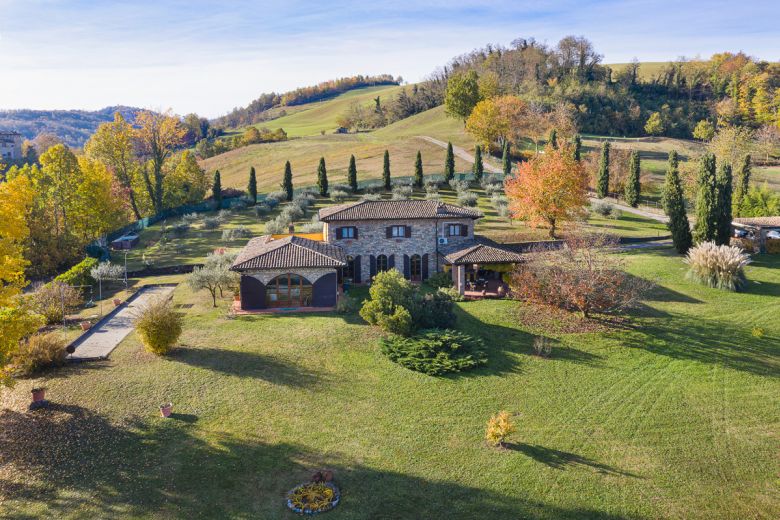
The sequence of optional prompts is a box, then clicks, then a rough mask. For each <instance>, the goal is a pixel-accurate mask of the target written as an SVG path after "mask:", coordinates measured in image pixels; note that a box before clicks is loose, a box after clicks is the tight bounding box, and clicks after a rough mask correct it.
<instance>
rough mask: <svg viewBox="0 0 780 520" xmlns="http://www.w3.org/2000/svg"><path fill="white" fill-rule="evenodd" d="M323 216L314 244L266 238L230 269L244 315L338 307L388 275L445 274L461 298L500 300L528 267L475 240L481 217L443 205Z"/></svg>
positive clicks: (373, 205) (354, 206)
mask: <svg viewBox="0 0 780 520" xmlns="http://www.w3.org/2000/svg"><path fill="white" fill-rule="evenodd" d="M319 217H320V220H321V221H322V222H323V231H322V236H321V237H319V236H318V237H316V239H312V238H311V237H310V235H307V236H298V235H295V234H290V235H265V236H261V237H256V238H253V239H251V240H250V241H249V242H248V243H247V245H246V246H245V247H244V249H243V250H242V251H241V252H240V253H239V255H238V257H237V258H236V261H235V263H234V264H233V266H232V268H231V269H232V270H234V271H236V272H238V273H240V274H241V289H240V293H241V299H240V307H241V309H242V310H256V309H266V308H300V307H333V306H334V305H335V304H336V302H337V300H338V295H339V294H340V293H341V292H342V291H343V290H345V289H348V288H349V287H350V286H351V285H354V284H370V283H371V280H372V279H373V277H374V276H375V275H376V274H377V273H379V272H382V271H386V270H388V269H397V270H398V271H399V272H401V273H402V274H403V275H404V277H405V278H406V279H408V280H410V281H412V282H415V283H419V282H424V281H425V280H427V279H428V278H429V277H430V276H431V275H433V274H434V273H438V272H448V273H450V275H451V276H452V280H453V282H454V285H455V287H456V288H457V289H458V291H460V293H461V294H470V295H475V296H480V295H482V296H485V295H488V294H489V295H495V296H498V295H501V294H503V293H504V290H505V284H504V281H503V280H502V274H503V273H505V272H507V271H508V270H509V269H511V266H512V265H513V264H515V263H518V262H521V261H522V260H523V256H522V254H521V253H520V252H519V251H518V250H516V249H514V248H513V247H511V246H508V245H502V244H498V243H495V242H493V241H491V240H489V239H487V238H485V237H480V236H478V235H475V234H474V224H475V222H476V221H477V220H478V219H479V218H481V217H482V214H481V213H480V212H479V211H476V210H474V209H471V208H464V207H460V206H455V205H452V204H445V203H442V202H439V201H434V200H377V201H359V202H353V203H349V204H342V205H337V206H331V207H328V208H323V209H321V210H320V212H319ZM307 237H308V238H307Z"/></svg>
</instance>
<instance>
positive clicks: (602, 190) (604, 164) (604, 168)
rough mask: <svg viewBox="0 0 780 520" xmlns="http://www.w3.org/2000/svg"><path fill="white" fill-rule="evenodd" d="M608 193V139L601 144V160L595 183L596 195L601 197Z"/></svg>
mask: <svg viewBox="0 0 780 520" xmlns="http://www.w3.org/2000/svg"><path fill="white" fill-rule="evenodd" d="M607 195H609V141H604V144H602V145H601V162H600V163H599V178H598V182H597V184H596V196H597V197H598V198H600V199H603V198H604V197H606V196H607Z"/></svg>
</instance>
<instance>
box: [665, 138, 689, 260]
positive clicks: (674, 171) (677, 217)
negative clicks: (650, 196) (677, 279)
mask: <svg viewBox="0 0 780 520" xmlns="http://www.w3.org/2000/svg"><path fill="white" fill-rule="evenodd" d="M678 164H679V159H678V157H677V152H676V151H674V150H672V151H671V152H669V167H668V169H667V170H666V179H665V181H664V193H663V206H664V212H665V213H666V216H668V217H669V222H668V223H667V224H666V225H667V227H668V228H669V231H671V233H672V242H673V243H674V248H675V249H676V250H677V252H678V253H680V254H681V255H682V254H685V253H687V252H688V249H690V248H691V245H692V244H693V237H692V236H691V226H690V223H689V222H688V215H687V214H686V213H685V198H684V196H683V190H682V184H681V183H680V172H679V170H678Z"/></svg>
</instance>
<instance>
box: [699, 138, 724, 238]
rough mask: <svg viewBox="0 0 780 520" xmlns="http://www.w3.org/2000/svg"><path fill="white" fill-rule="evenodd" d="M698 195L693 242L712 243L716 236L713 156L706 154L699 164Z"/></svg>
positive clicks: (716, 200)
mask: <svg viewBox="0 0 780 520" xmlns="http://www.w3.org/2000/svg"><path fill="white" fill-rule="evenodd" d="M697 183H698V186H699V193H698V195H697V197H696V224H695V226H694V228H693V238H694V240H695V242H696V243H697V244H698V243H701V242H709V241H714V240H715V238H716V237H717V235H718V187H717V183H716V179H715V156H714V155H712V154H711V153H707V154H706V155H704V157H702V159H701V162H700V163H699V178H698V181H697Z"/></svg>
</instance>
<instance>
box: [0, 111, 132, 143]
mask: <svg viewBox="0 0 780 520" xmlns="http://www.w3.org/2000/svg"><path fill="white" fill-rule="evenodd" d="M139 110H140V109H139V108H134V107H127V106H113V107H106V108H102V109H100V110H94V111H89V110H27V109H24V110H0V131H3V130H16V131H17V132H19V133H21V134H22V135H23V136H24V137H25V138H26V139H34V138H35V136H37V135H38V134H40V133H41V132H46V133H51V134H54V135H56V136H58V137H59V138H61V139H62V140H63V141H64V142H65V144H67V145H68V146H73V147H81V146H82V145H83V144H84V143H85V142H86V140H87V139H88V138H89V136H90V135H92V134H93V133H94V132H95V130H97V127H98V125H100V124H101V123H105V122H106V121H111V120H112V119H114V113H115V112H121V113H122V115H123V116H124V117H125V119H127V120H128V121H131V122H132V121H133V120H134V119H135V113H136V112H137V111H139Z"/></svg>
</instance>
